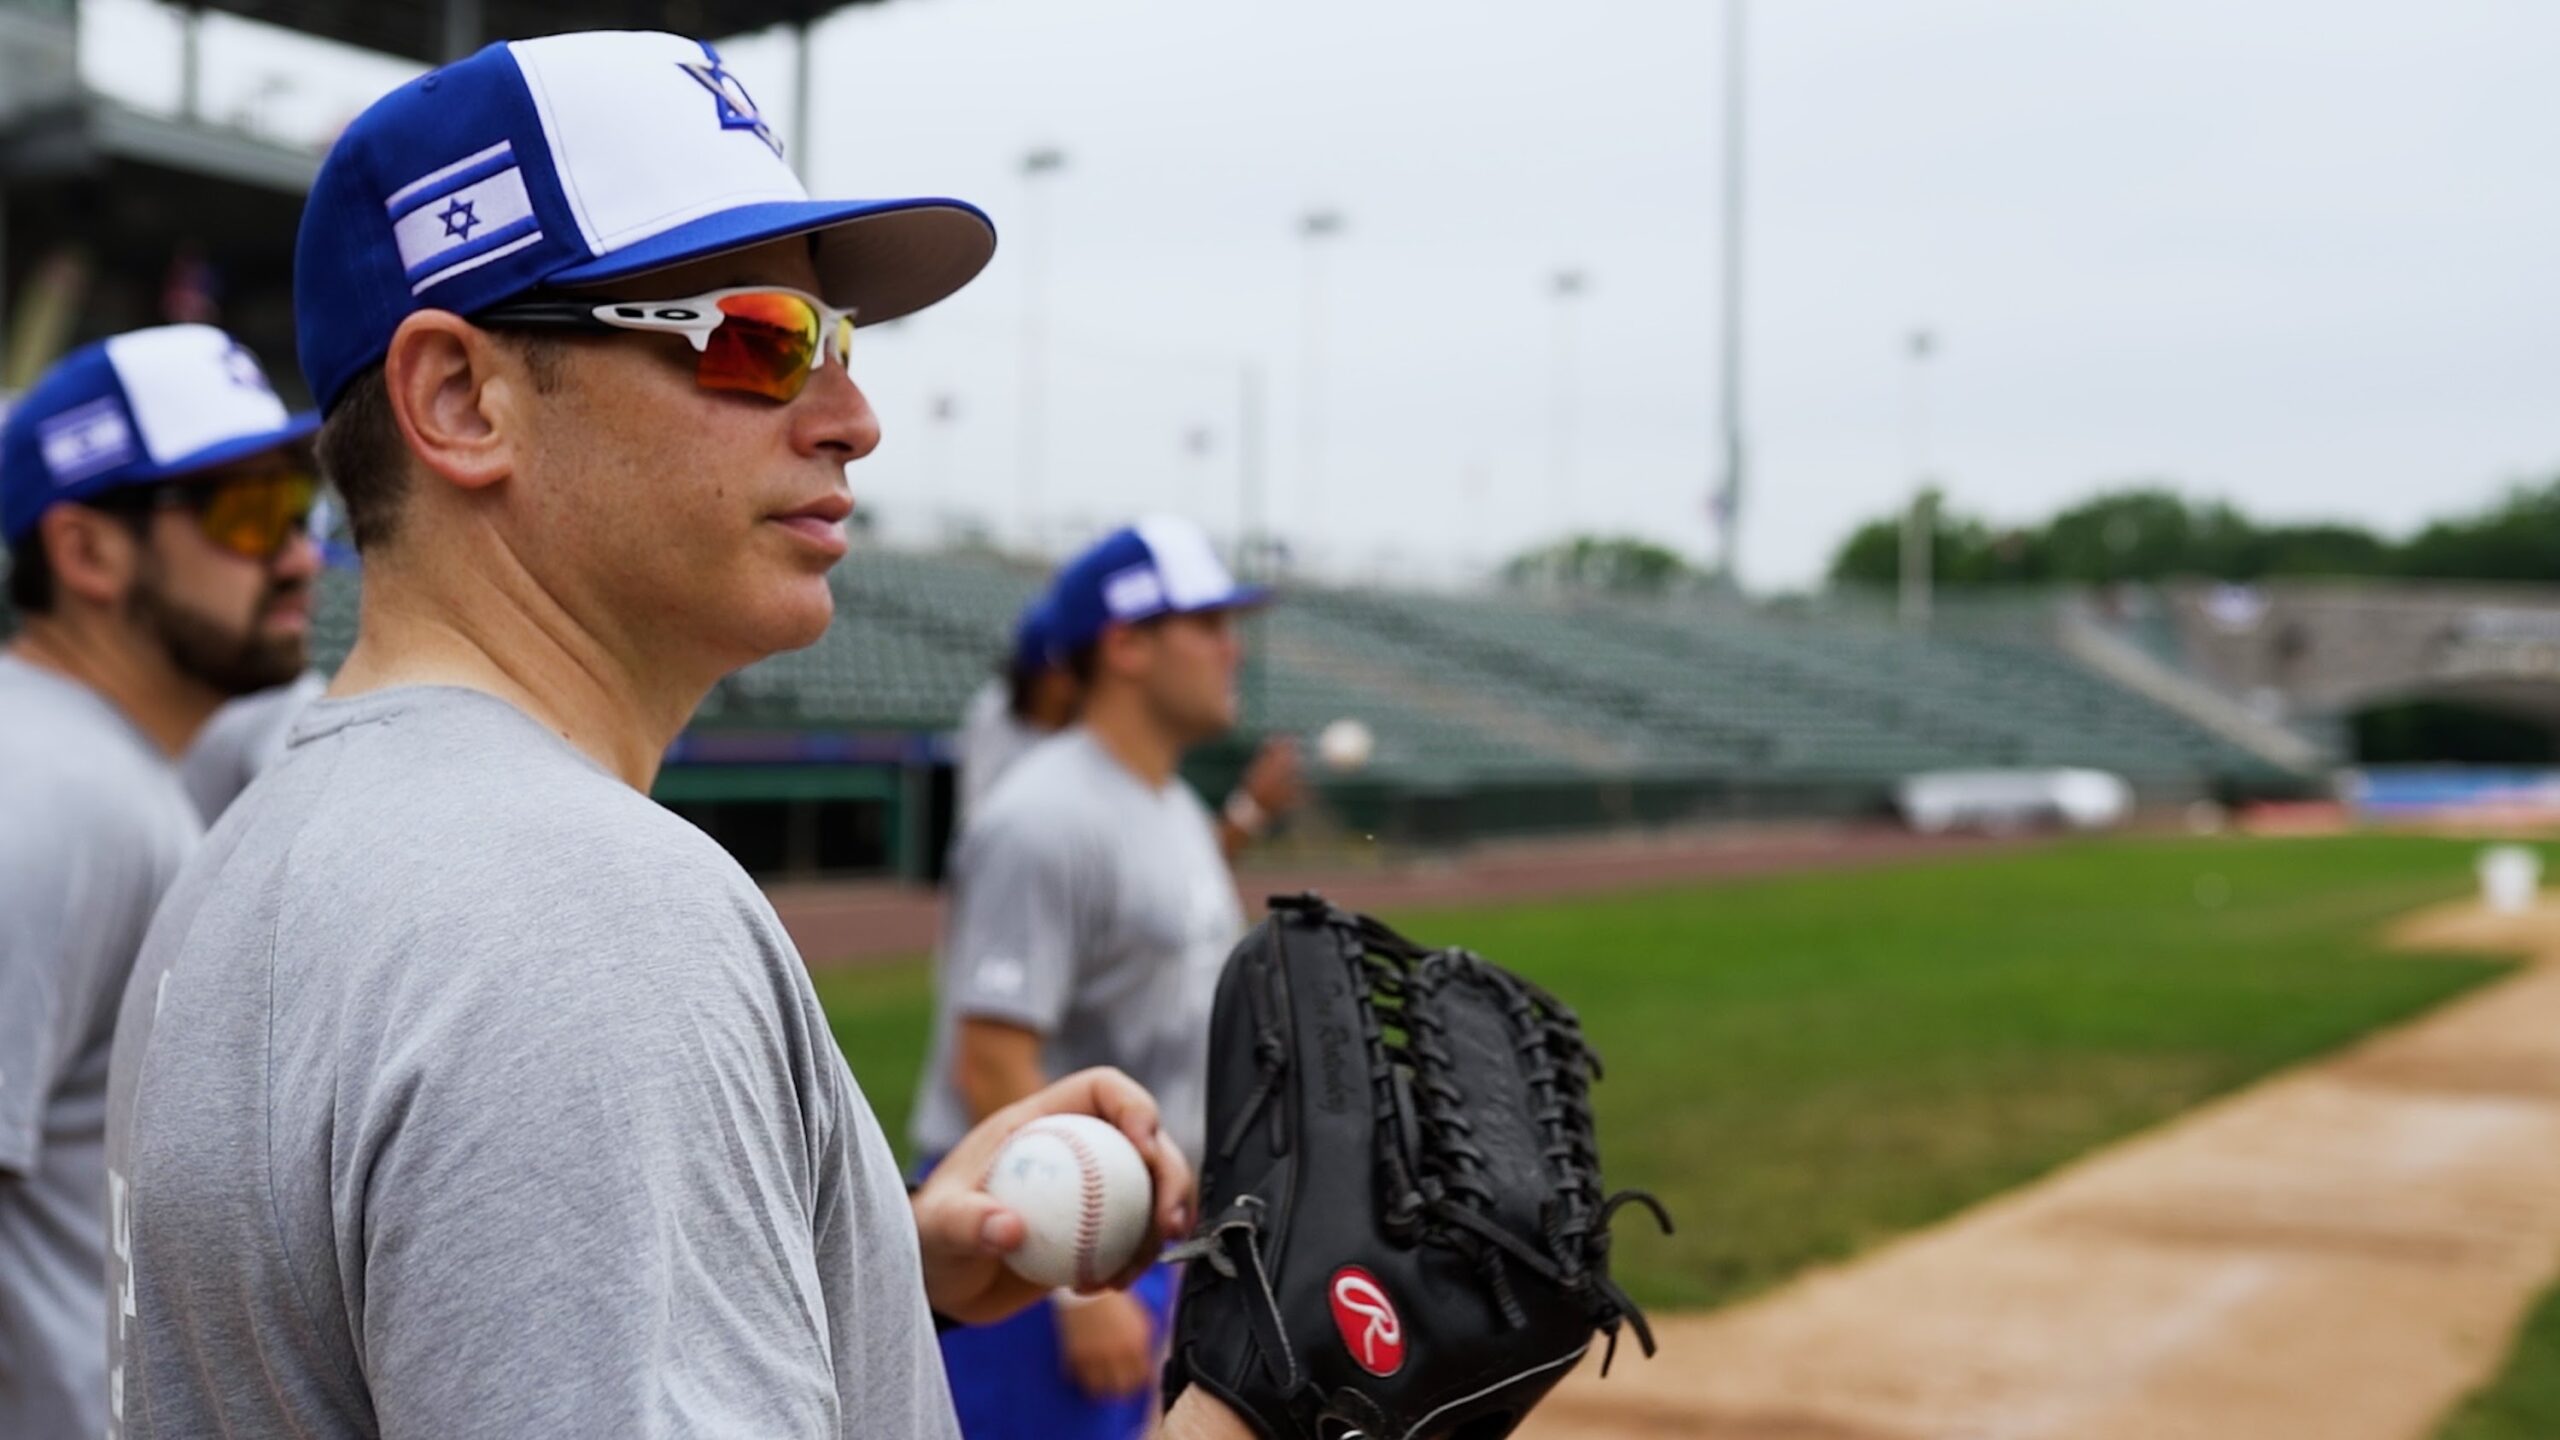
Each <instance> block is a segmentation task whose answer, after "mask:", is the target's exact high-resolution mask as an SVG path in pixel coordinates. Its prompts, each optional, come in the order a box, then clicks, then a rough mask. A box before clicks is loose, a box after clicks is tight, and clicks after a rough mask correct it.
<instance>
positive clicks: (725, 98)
mask: <svg viewBox="0 0 2560 1440" xmlns="http://www.w3.org/2000/svg"><path fill="white" fill-rule="evenodd" d="M702 53H703V56H704V58H703V59H700V60H691V61H686V60H679V61H677V62H676V68H677V69H679V70H682V71H683V72H684V73H686V74H687V75H690V76H692V77H693V81H694V83H695V84H697V85H700V86H701V87H702V88H703V89H705V90H708V91H710V92H711V99H712V101H713V103H714V104H715V105H717V106H718V107H719V115H720V128H721V129H723V130H744V131H747V132H748V133H750V134H752V135H754V136H755V137H756V138H757V139H759V140H761V141H763V142H764V143H765V144H766V145H768V146H770V147H772V149H773V153H774V154H775V155H776V156H780V155H781V154H782V137H780V136H778V135H776V134H774V133H773V127H772V126H771V125H768V124H766V123H765V118H764V112H763V111H761V110H759V109H757V108H756V98H755V97H754V96H752V95H750V94H748V93H747V87H746V84H745V82H743V81H741V80H740V79H739V78H738V77H737V76H735V75H732V74H730V73H729V71H728V69H727V67H725V66H723V65H722V64H721V62H720V55H719V52H718V51H715V50H713V49H712V48H711V47H710V46H709V45H705V46H703V47H702Z"/></svg>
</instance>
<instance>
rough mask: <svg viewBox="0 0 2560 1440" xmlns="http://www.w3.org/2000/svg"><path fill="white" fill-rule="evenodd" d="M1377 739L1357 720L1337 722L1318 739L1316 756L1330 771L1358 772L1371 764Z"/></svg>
mask: <svg viewBox="0 0 2560 1440" xmlns="http://www.w3.org/2000/svg"><path fill="white" fill-rule="evenodd" d="M1377 743H1378V742H1377V737H1375V736H1373V735H1371V734H1370V733H1369V727H1368V726H1366V725H1364V724H1362V723H1361V722H1359V721H1357V720H1348V719H1345V720H1336V721H1334V722H1333V723H1332V724H1330V725H1327V726H1326V727H1324V733H1323V734H1321V735H1318V736H1317V737H1316V754H1317V755H1318V756H1320V757H1322V758H1323V760H1324V763H1325V768H1327V769H1329V770H1342V771H1350V770H1357V769H1359V768H1360V767H1361V766H1363V765H1366V764H1368V763H1369V752H1370V751H1371V750H1373V749H1375V748H1376V747H1377Z"/></svg>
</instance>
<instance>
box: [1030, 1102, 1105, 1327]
mask: <svg viewBox="0 0 2560 1440" xmlns="http://www.w3.org/2000/svg"><path fill="white" fill-rule="evenodd" d="M1041 1128H1042V1129H1044V1130H1047V1131H1048V1132H1049V1133H1050V1134H1052V1135H1055V1136H1057V1137H1058V1138H1059V1139H1061V1140H1063V1141H1065V1142H1066V1143H1067V1149H1068V1151H1069V1152H1071V1153H1072V1154H1073V1155H1074V1156H1075V1157H1076V1174H1077V1175H1078V1176H1079V1177H1080V1178H1081V1180H1082V1182H1083V1184H1082V1186H1081V1189H1082V1191H1083V1195H1084V1200H1083V1204H1082V1206H1081V1207H1080V1208H1079V1209H1078V1211H1077V1212H1076V1287H1077V1288H1078V1289H1087V1288H1090V1287H1092V1286H1095V1285H1099V1284H1101V1283H1102V1277H1101V1276H1100V1275H1097V1274H1095V1273H1094V1262H1095V1261H1097V1260H1099V1259H1101V1253H1100V1252H1101V1250H1102V1158H1101V1157H1100V1156H1098V1155H1096V1154H1094V1153H1093V1150H1092V1147H1090V1146H1088V1145H1086V1144H1085V1143H1084V1137H1083V1136H1081V1135H1079V1134H1077V1133H1076V1132H1075V1131H1074V1130H1072V1129H1070V1128H1068V1127H1067V1126H1064V1125H1046V1126H1042V1127H1041Z"/></svg>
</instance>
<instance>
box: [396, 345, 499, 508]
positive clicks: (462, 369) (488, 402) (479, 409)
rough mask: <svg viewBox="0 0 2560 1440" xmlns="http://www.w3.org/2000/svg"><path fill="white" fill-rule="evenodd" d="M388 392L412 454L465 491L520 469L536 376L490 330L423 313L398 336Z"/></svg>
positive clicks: (481, 486) (487, 484) (488, 484)
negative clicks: (517, 464)
mask: <svg viewBox="0 0 2560 1440" xmlns="http://www.w3.org/2000/svg"><path fill="white" fill-rule="evenodd" d="M382 386H383V391H384V393H385V394H386V395H387V396H388V397H389V399H390V401H391V414H392V416H393V418H394V419H395V420H397V421H398V422H399V425H400V436H401V439H402V440H404V441H405V442H407V444H408V447H409V453H410V454H412V455H415V456H416V457H417V458H418V463H419V464H421V465H423V466H425V467H426V468H427V469H428V470H429V471H430V472H432V473H434V474H436V475H439V476H442V477H443V478H444V479H445V480H447V481H449V482H451V483H452V484H454V485H457V486H460V487H461V488H463V489H465V490H478V489H483V488H485V487H487V486H490V485H495V484H497V483H498V482H499V481H501V480H503V479H505V478H506V477H507V476H508V475H509V474H511V473H512V472H513V471H514V469H515V462H516V447H517V445H518V444H520V443H521V441H522V438H523V430H522V427H523V426H524V424H525V423H526V421H527V419H528V418H529V408H530V407H529V406H528V404H527V403H526V402H527V401H528V400H529V399H530V397H531V394H532V390H533V383H532V377H531V375H530V374H528V373H527V372H526V370H525V367H524V362H523V360H522V358H521V357H519V356H518V355H516V354H515V353H514V352H512V351H511V350H509V349H508V347H506V346H504V345H502V344H499V343H498V341H497V340H496V338H495V337H493V336H492V335H490V334H489V332H488V331H486V330H483V329H481V328H480V327H479V326H477V325H474V324H472V323H471V322H470V321H468V320H465V319H463V318H462V317H461V316H459V315H455V314H453V313H451V312H450V311H445V310H419V311H415V312H413V313H411V314H410V316H409V317H408V318H407V319H405V320H403V321H401V322H400V328H399V329H397V330H395V331H393V332H392V334H391V348H390V349H389V350H388V351H386V352H384V354H383V357H382Z"/></svg>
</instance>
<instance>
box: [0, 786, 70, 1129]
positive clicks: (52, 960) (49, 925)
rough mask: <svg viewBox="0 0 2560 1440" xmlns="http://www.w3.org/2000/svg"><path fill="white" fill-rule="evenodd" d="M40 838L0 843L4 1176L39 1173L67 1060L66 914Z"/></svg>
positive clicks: (0, 1116)
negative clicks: (49, 1099) (51, 1103)
mask: <svg viewBox="0 0 2560 1440" xmlns="http://www.w3.org/2000/svg"><path fill="white" fill-rule="evenodd" d="M34 843H42V842H41V841H40V839H39V837H36V836H32V835H25V834H21V835H18V836H14V837H9V838H0V1174H11V1175H27V1174H31V1173H33V1172H34V1170H35V1167H36V1160H37V1157H38V1155H39V1154H40V1153H41V1151H42V1149H43V1144H44V1138H43V1137H44V1106H45V1096H46V1095H47V1094H48V1093H49V1092H50V1091H51V1090H52V1088H53V1072H54V1069H55V1067H56V1066H57V1065H59V1064H61V1063H62V1057H61V1049H62V1038H63V1037H62V1030H63V997H64V992H63V985H64V983H65V980H66V977H65V976H64V975H63V973H62V972H63V968H64V966H65V965H66V964H67V963H68V960H67V957H66V955H65V954H64V949H63V947H64V943H65V941H64V928H65V927H64V917H65V913H66V906H67V904H68V895H67V893H66V887H65V886H64V884H63V883H62V879H63V877H62V876H61V874H60V873H59V869H60V867H59V866H58V865H54V864H49V863H42V859H43V857H40V856H39V855H37V854H35V853H33V852H32V850H31V849H30V845H31V844H34Z"/></svg>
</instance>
